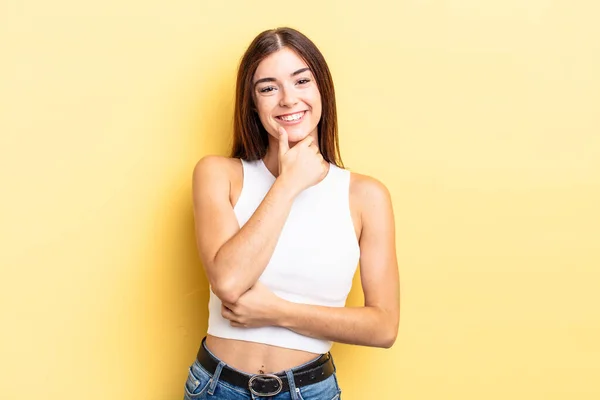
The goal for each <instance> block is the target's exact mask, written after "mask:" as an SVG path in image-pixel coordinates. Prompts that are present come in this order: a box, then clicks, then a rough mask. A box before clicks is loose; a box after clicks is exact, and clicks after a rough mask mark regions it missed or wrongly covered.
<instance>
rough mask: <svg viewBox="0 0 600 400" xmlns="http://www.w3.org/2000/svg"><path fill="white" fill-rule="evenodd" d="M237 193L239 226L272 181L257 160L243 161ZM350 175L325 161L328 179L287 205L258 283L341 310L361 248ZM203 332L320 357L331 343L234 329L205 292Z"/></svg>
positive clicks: (268, 330) (282, 331)
mask: <svg viewBox="0 0 600 400" xmlns="http://www.w3.org/2000/svg"><path fill="white" fill-rule="evenodd" d="M242 167H243V171H244V180H243V186H242V192H241V194H240V197H239V199H238V201H237V203H236V205H235V207H234V212H235V215H236V217H237V220H238V223H239V225H240V227H242V226H243V225H244V224H245V223H246V222H247V221H248V219H250V217H251V216H252V214H253V213H254V211H255V210H256V209H257V208H258V206H259V204H260V203H261V201H262V200H263V198H264V197H265V195H266V194H267V192H268V191H269V189H270V188H271V186H272V185H273V183H274V182H275V177H274V176H273V174H271V172H270V171H269V170H268V169H267V167H266V166H265V164H264V163H263V161H262V160H258V161H244V160H242ZM349 188H350V171H347V170H344V169H341V168H339V167H337V166H335V165H333V164H331V163H330V168H329V172H328V173H327V176H326V177H325V178H324V179H323V180H322V181H321V182H319V183H318V184H316V185H314V186H311V187H309V188H308V189H306V190H304V191H303V192H301V193H300V194H299V195H298V196H297V197H296V199H295V200H294V202H293V204H292V208H291V211H290V213H289V216H288V218H287V220H286V222H285V225H284V227H283V229H282V231H281V235H280V237H279V240H278V242H277V245H276V247H275V250H274V252H273V255H272V257H271V259H270V261H269V263H268V265H267V267H266V268H265V270H264V272H263V273H262V275H261V276H260V278H259V280H260V282H262V283H263V284H265V285H266V286H267V287H268V288H269V289H270V290H272V291H273V292H274V293H275V294H276V295H277V296H279V297H281V298H283V299H286V300H288V301H291V302H296V303H304V304H313V305H321V306H328V307H344V306H345V303H346V298H347V297H348V293H349V292H350V288H351V286H352V279H353V276H354V273H355V272H356V268H357V264H358V260H359V256H360V248H359V246H358V242H357V240H356V234H355V232H354V224H353V222H352V217H351V214H350V206H349ZM208 333H209V334H210V335H213V336H218V337H222V338H227V339H237V340H244V341H250V342H258V343H265V344H269V345H273V346H279V347H285V348H289V349H296V350H304V351H309V352H312V353H319V354H323V353H326V352H328V351H329V350H330V348H331V345H332V342H330V341H327V340H321V339H314V338H310V337H308V336H304V335H300V334H298V333H295V332H294V331H292V330H289V329H286V328H280V327H272V326H269V327H262V328H234V327H232V326H231V325H230V324H229V321H228V320H227V319H225V318H223V317H222V316H221V300H220V299H219V298H218V297H217V296H215V294H214V293H213V291H212V289H211V290H210V301H209V319H208Z"/></svg>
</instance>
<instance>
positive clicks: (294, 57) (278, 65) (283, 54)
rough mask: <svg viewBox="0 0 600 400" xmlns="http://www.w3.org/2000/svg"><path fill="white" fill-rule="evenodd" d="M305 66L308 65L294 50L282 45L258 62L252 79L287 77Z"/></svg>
mask: <svg viewBox="0 0 600 400" xmlns="http://www.w3.org/2000/svg"><path fill="white" fill-rule="evenodd" d="M305 67H308V65H307V64H306V62H304V60H303V59H302V58H300V56H298V54H296V52H294V51H293V50H291V49H289V48H287V47H284V48H282V49H281V50H278V51H276V52H275V53H273V54H271V55H269V56H268V57H266V58H265V59H264V60H262V61H261V62H260V64H258V68H256V72H255V73H254V80H257V79H261V78H268V77H274V78H278V77H280V78H289V76H290V75H291V74H292V73H293V72H295V71H297V70H299V69H301V68H305Z"/></svg>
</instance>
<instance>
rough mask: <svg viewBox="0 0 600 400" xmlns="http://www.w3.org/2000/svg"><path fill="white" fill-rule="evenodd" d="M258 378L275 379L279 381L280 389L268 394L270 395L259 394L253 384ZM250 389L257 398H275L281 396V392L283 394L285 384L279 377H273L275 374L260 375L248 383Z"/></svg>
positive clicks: (253, 377)
mask: <svg viewBox="0 0 600 400" xmlns="http://www.w3.org/2000/svg"><path fill="white" fill-rule="evenodd" d="M257 378H272V379H275V380H276V381H277V383H278V384H279V388H278V389H277V390H276V391H274V392H268V393H261V392H257V391H256V390H254V388H253V387H252V383H253V382H254V380H256V379H257ZM248 389H250V392H251V393H252V394H253V395H255V396H265V397H270V396H275V395H276V394H279V392H281V390H282V389H283V382H282V381H281V378H280V377H278V376H277V375H273V374H258V375H254V376H252V377H251V378H250V380H249V381H248Z"/></svg>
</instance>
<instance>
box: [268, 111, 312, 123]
mask: <svg viewBox="0 0 600 400" xmlns="http://www.w3.org/2000/svg"><path fill="white" fill-rule="evenodd" d="M305 113H306V111H300V112H297V113H294V114H284V115H279V116H277V117H275V118H276V119H278V120H280V121H286V122H293V121H298V120H300V119H302V117H303V116H304V114H305Z"/></svg>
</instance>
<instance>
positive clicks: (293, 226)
mask: <svg viewBox="0 0 600 400" xmlns="http://www.w3.org/2000/svg"><path fill="white" fill-rule="evenodd" d="M234 121H235V122H234V142H233V150H232V154H231V157H230V158H226V157H218V156H207V157H204V158H203V159H202V160H200V161H199V162H198V164H197V165H196V167H195V168H194V173H193V199H194V216H195V226H196V237H197V245H198V251H199V254H200V258H201V260H202V263H203V265H204V267H205V270H206V274H207V276H208V280H209V283H210V288H211V290H210V302H209V327H208V335H207V337H206V338H205V339H204V340H203V341H202V344H201V345H200V349H199V351H198V355H197V360H196V361H195V362H194V363H193V364H192V366H191V367H190V369H189V376H188V379H187V381H186V383H185V399H187V400H192V399H224V400H229V399H231V400H234V399H263V398H267V399H273V400H283V399H286V400H290V399H291V400H317V399H318V400H333V399H338V398H339V396H340V393H341V390H340V388H339V386H338V383H337V379H336V375H335V366H334V364H333V359H332V357H331V354H330V353H329V350H330V348H331V345H332V342H341V343H349V344H356V345H363V346H376V347H390V346H392V344H393V343H394V341H395V339H396V335H397V332H398V321H399V279H398V267H397V261H396V251H395V238H394V217H393V212H392V205H391V200H390V196H389V193H388V191H387V189H386V188H385V186H384V185H383V184H381V183H380V182H378V181H377V180H375V179H373V178H370V177H368V176H365V175H360V174H357V173H351V172H349V171H348V170H345V169H344V168H343V164H342V162H341V159H340V154H339V148H338V137H337V119H336V106H335V95H334V89H333V81H332V78H331V74H330V72H329V68H328V67H327V64H326V62H325V60H324V58H323V56H322V54H321V53H320V52H319V50H318V49H317V47H316V46H315V45H314V44H313V43H312V42H311V41H310V40H309V39H308V38H307V37H306V36H304V35H303V34H301V33H300V32H298V31H296V30H293V29H290V28H279V29H275V30H269V31H265V32H263V33H261V34H259V35H258V36H257V37H256V38H255V39H254V41H253V42H252V43H251V44H250V46H249V48H248V49H247V51H246V53H245V54H244V56H243V58H242V61H241V64H240V67H239V71H238V77H237V88H236V101H235V120H234ZM359 261H360V266H361V268H360V275H361V282H362V289H363V291H364V297H365V305H364V307H356V308H348V307H345V301H346V297H347V295H348V293H349V291H350V288H351V285H352V278H353V275H354V274H355V271H356V268H357V264H358V263H359Z"/></svg>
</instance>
